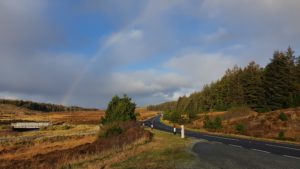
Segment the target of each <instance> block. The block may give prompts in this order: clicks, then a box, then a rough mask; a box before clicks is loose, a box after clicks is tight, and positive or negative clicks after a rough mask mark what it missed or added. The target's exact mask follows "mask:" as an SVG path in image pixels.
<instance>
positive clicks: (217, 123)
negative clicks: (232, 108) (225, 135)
mask: <svg viewBox="0 0 300 169" xmlns="http://www.w3.org/2000/svg"><path fill="white" fill-rule="evenodd" d="M220 128H222V119H221V117H219V116H218V117H216V118H215V121H214V129H220Z"/></svg>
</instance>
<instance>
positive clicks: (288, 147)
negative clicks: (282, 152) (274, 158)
mask: <svg viewBox="0 0 300 169" xmlns="http://www.w3.org/2000/svg"><path fill="white" fill-rule="evenodd" d="M266 145H267V146H272V147H280V148H286V149H291V150H297V151H300V149H297V148H291V147H285V146H277V145H273V144H266Z"/></svg>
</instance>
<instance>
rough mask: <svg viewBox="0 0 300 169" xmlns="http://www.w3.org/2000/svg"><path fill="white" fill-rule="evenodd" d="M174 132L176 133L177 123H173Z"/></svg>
mask: <svg viewBox="0 0 300 169" xmlns="http://www.w3.org/2000/svg"><path fill="white" fill-rule="evenodd" d="M173 133H174V135H176V125H175V124H173Z"/></svg>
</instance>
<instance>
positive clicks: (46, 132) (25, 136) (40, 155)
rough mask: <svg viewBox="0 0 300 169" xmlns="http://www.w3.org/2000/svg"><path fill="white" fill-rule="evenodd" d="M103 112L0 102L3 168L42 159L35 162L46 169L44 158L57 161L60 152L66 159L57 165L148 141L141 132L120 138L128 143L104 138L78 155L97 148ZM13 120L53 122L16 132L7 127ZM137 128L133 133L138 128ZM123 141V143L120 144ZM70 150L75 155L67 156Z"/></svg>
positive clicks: (141, 113)
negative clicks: (40, 108) (43, 108)
mask: <svg viewBox="0 0 300 169" xmlns="http://www.w3.org/2000/svg"><path fill="white" fill-rule="evenodd" d="M137 112H138V113H139V116H138V119H146V118H149V117H151V116H153V115H155V114H156V112H148V111H146V109H143V108H139V109H137ZM104 114H105V112H104V111H101V110H98V111H74V112H49V113H45V112H39V111H32V110H28V109H25V108H18V107H16V106H13V105H3V104H0V161H1V163H2V165H4V166H6V167H5V168H13V166H11V164H13V163H15V162H18V163H20V164H24V165H25V164H26V165H30V164H35V163H37V161H39V160H42V161H43V162H41V163H37V164H36V165H40V164H44V165H45V166H43V168H49V166H48V161H47V160H45V159H47V157H49V158H50V157H51V158H53V159H54V160H58V159H57V158H58V157H59V154H61V155H63V158H65V159H64V160H63V161H59V160H58V162H57V164H59V165H64V164H65V163H69V162H70V161H72V160H73V159H74V158H75V159H86V158H90V156H95V155H96V156H97V157H98V155H99V154H103V152H106V151H108V152H110V151H112V150H110V148H113V147H115V146H116V147H119V148H122V147H125V148H126V147H127V146H129V145H135V144H140V143H143V142H145V140H149V138H148V136H147V137H142V135H143V132H142V133H141V134H140V135H138V134H134V137H129V136H127V135H124V136H120V137H123V138H126V139H122V140H124V141H126V140H128V145H127V142H124V143H122V142H118V140H119V139H116V140H115V141H117V144H115V145H113V144H112V143H113V140H110V141H108V142H109V143H107V141H106V142H105V141H104V142H105V144H107V146H104V145H103V146H104V147H102V148H98V149H99V151H97V152H93V153H91V154H88V155H87V154H84V153H83V154H82V153H81V155H80V157H79V156H78V154H80V153H77V152H78V151H85V150H84V149H87V150H88V149H90V148H91V147H93V146H94V147H98V146H97V145H98V143H97V142H98V141H97V137H98V132H99V129H100V128H99V121H100V118H101V117H102V116H104ZM15 121H50V122H51V123H52V124H53V125H52V126H49V127H45V128H42V129H40V130H36V131H27V132H16V131H13V130H11V127H10V123H11V122H15ZM133 128H134V127H133ZM138 128H139V127H137V132H136V133H139V131H140V130H139V129H138ZM129 132H130V131H129ZM140 132H141V131H140ZM135 137H136V138H135ZM125 143H126V146H123V144H125ZM129 143H130V144H129ZM101 144H103V143H101ZM113 149H114V148H113ZM57 152H59V153H58V154H57ZM72 152H73V153H72ZM74 152H75V153H74ZM70 153H71V154H73V155H74V156H69V154H70ZM56 154H57V155H56ZM104 154H105V153H104ZM2 167H3V166H2ZM40 167H41V166H40ZM57 167H58V166H55V167H54V168H57ZM0 168H1V165H0ZM19 168H20V167H19ZM21 168H22V167H21ZM50 168H51V167H50Z"/></svg>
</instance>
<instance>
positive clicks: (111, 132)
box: [99, 124, 123, 138]
mask: <svg viewBox="0 0 300 169" xmlns="http://www.w3.org/2000/svg"><path fill="white" fill-rule="evenodd" d="M122 132H123V130H122V128H121V127H120V125H119V124H110V125H106V126H104V127H102V128H101V129H100V132H99V137H100V138H107V137H111V136H117V135H119V134H121V133H122Z"/></svg>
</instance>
